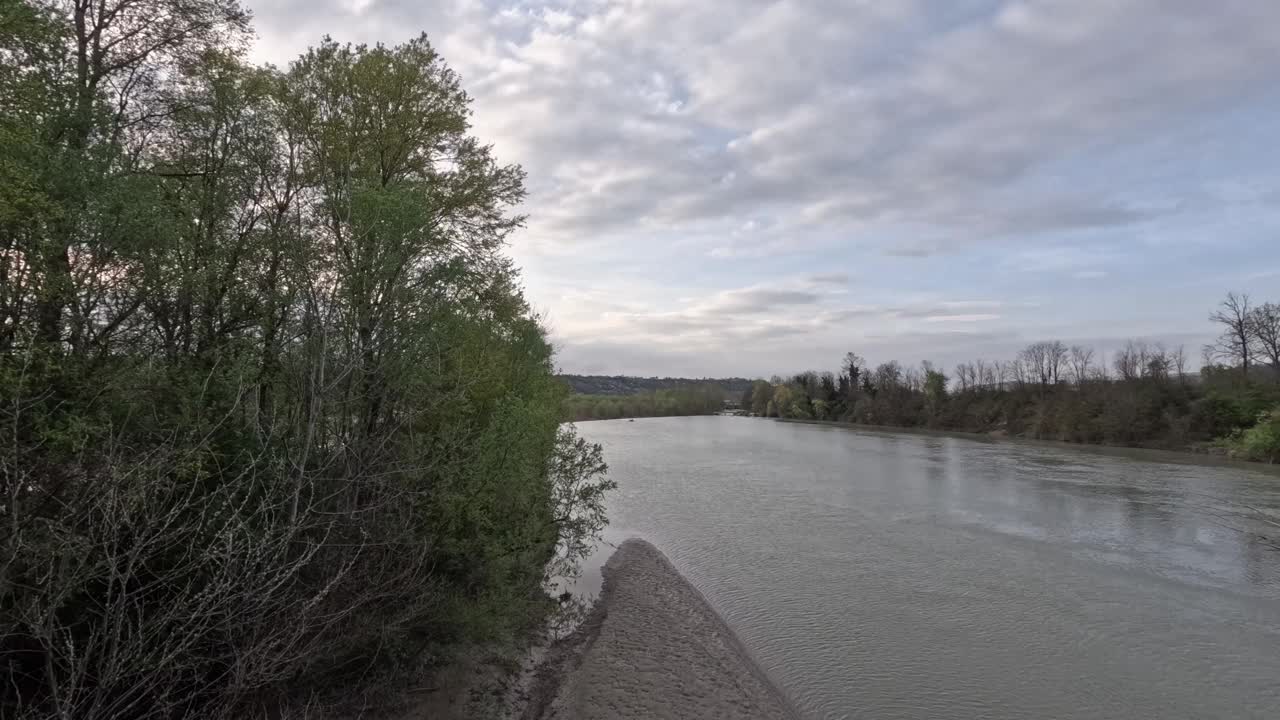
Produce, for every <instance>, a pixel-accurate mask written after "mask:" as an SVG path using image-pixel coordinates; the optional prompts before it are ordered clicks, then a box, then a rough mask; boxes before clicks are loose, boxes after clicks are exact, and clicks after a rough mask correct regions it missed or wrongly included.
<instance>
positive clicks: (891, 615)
mask: <svg viewBox="0 0 1280 720" xmlns="http://www.w3.org/2000/svg"><path fill="white" fill-rule="evenodd" d="M579 430H580V431H581V432H582V433H583V434H584V435H585V436H586V437H587V438H589V439H591V440H593V441H596V442H600V443H602V444H603V445H604V446H605V451H606V459H607V460H608V461H609V464H610V467H611V474H612V476H613V478H614V479H615V480H617V481H618V483H619V485H620V487H619V490H618V491H617V492H616V493H615V494H614V495H613V497H612V498H611V504H610V511H611V515H612V517H613V525H612V527H611V528H610V531H609V534H608V537H609V539H611V540H614V541H620V540H621V539H624V538H626V537H630V536H640V537H643V538H645V539H648V540H649V541H651V542H652V543H654V544H655V545H657V546H658V547H659V548H660V549H661V550H662V551H663V552H665V553H666V554H667V555H668V556H669V557H670V558H671V559H672V561H673V562H674V563H675V565H676V566H677V568H678V569H679V570H680V571H681V572H682V573H683V574H684V575H685V576H686V577H687V578H688V579H689V580H690V581H691V582H692V583H693V584H694V585H695V586H696V587H698V589H700V590H701V591H702V592H703V594H704V595H706V597H707V598H708V600H709V601H710V603H711V604H712V606H713V607H714V608H715V609H716V610H717V611H718V612H719V613H720V614H721V615H722V616H723V617H724V619H725V620H726V621H727V622H728V623H729V625H730V626H731V627H732V628H733V629H734V630H735V631H736V632H737V633H738V635H739V636H740V638H741V639H742V640H743V642H744V643H745V644H746V646H747V647H748V648H749V650H750V652H751V653H752V654H753V655H754V657H755V658H756V660H757V661H758V662H759V664H760V665H761V666H762V667H763V668H764V669H765V671H766V672H767V673H768V674H769V675H770V676H771V677H772V678H773V679H774V680H775V681H776V682H777V683H778V684H779V685H780V686H781V687H782V688H783V690H784V691H785V692H786V693H787V694H788V695H789V696H790V697H791V698H792V700H793V701H794V702H795V703H796V704H797V705H798V706H799V707H800V708H801V709H802V710H803V711H805V712H806V713H807V714H808V715H809V716H811V717H814V718H844V717H851V718H852V717H867V718H939V717H949V718H1033V717H1034V718H1137V717H1151V718H1277V717H1280V550H1277V549H1275V546H1276V545H1280V528H1277V527H1275V526H1273V525H1270V524H1268V523H1267V522H1265V521H1264V518H1265V517H1266V516H1267V515H1270V516H1271V517H1273V518H1276V519H1280V476H1278V475H1276V474H1272V473H1268V472H1263V471H1260V470H1257V469H1250V468H1241V467H1239V466H1213V465H1207V464H1203V463H1200V464H1187V463H1184V462H1181V460H1182V458H1179V457H1176V456H1170V457H1169V458H1167V459H1166V458H1163V457H1158V456H1151V455H1150V454H1144V455H1142V456H1141V459H1136V458H1132V457H1124V456H1123V455H1120V456H1117V455H1115V454H1096V453H1090V452H1086V451H1079V450H1074V449H1067V448H1062V449H1058V448H1045V447H1031V446H1024V445H1016V444H1008V443H983V442H975V441H972V440H967V439H958V438H941V437H925V436H918V435H907V434H892V433H868V432H855V431H850V430H846V429H839V428H831V427H820V426H812V425H796V424H783V423H777V422H772V421H768V420H760V419H752V418H663V419H643V420H637V421H635V422H626V421H608V422H593V423H584V424H582V425H580V426H579ZM1153 458H1154V459H1153ZM1269 536H1274V537H1269ZM596 573H598V570H596V571H593V570H592V569H591V568H588V571H587V573H586V575H585V576H584V579H583V583H582V587H584V588H589V587H590V586H591V584H592V582H593V581H595V580H596V577H597V576H596Z"/></svg>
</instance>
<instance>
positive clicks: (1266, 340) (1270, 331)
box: [1249, 302, 1280, 382]
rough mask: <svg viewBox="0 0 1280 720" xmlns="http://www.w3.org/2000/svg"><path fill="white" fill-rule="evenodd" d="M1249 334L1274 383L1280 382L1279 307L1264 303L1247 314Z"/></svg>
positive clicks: (1274, 304)
mask: <svg viewBox="0 0 1280 720" xmlns="http://www.w3.org/2000/svg"><path fill="white" fill-rule="evenodd" d="M1249 324H1250V332H1251V334H1252V335H1253V338H1254V340H1255V341H1257V344H1258V353H1259V354H1261V355H1262V356H1263V357H1265V358H1266V359H1267V362H1268V363H1270V364H1271V371H1272V373H1273V375H1274V376H1275V379H1276V382H1280V305H1277V304H1276V303H1270V302H1269V303H1264V304H1262V305H1259V306H1258V307H1256V308H1254V309H1253V310H1252V311H1251V312H1250V313H1249Z"/></svg>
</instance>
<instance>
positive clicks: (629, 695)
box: [524, 540, 799, 720]
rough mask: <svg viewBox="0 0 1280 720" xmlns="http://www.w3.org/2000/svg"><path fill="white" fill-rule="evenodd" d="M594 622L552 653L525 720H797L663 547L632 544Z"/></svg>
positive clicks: (612, 563) (613, 569)
mask: <svg viewBox="0 0 1280 720" xmlns="http://www.w3.org/2000/svg"><path fill="white" fill-rule="evenodd" d="M603 574H604V585H603V588H602V591H601V594H600V598H599V600H597V601H596V605H595V607H594V608H593V609H592V611H591V614H590V615H589V616H588V617H587V618H586V620H584V622H583V623H582V625H581V626H580V627H579V628H578V629H577V631H575V632H574V633H573V634H572V635H570V636H569V637H568V638H566V639H565V640H564V641H562V642H560V643H559V644H558V645H557V646H556V647H555V648H553V649H552V650H551V652H550V653H549V654H548V656H547V659H546V661H545V662H544V664H543V665H542V667H541V669H540V670H539V672H538V675H537V678H536V680H535V683H534V688H533V692H532V697H531V703H530V705H529V706H528V707H527V708H526V712H525V714H524V717H525V720H589V719H594V718H619V719H622V720H626V719H627V718H672V719H675V718H691V719H692V718H726V719H730V720H733V719H736V718H742V719H744V720H745V719H746V718H751V719H752V720H757V719H763V720H771V719H773V718H780V719H781V718H786V719H788V720H793V719H795V718H798V717H799V716H798V713H796V711H795V710H794V708H793V707H792V706H791V704H790V703H789V702H788V701H787V699H786V697H785V696H784V695H783V694H782V693H781V692H780V691H779V690H778V689H777V688H776V687H775V686H774V685H773V684H772V683H771V682H770V681H769V679H768V677H767V676H766V675H765V673H764V672H763V671H762V670H761V669H760V668H759V667H758V666H757V665H756V664H755V662H754V661H753V660H752V659H751V657H750V655H749V654H748V653H747V651H746V649H745V648H744V647H743V646H742V644H741V643H740V642H739V641H738V639H737V637H736V636H734V634H733V632H732V631H731V630H730V629H729V628H728V626H726V625H725V624H724V622H723V621H722V620H721V619H720V617H719V616H718V615H716V613H715V611H714V610H712V609H711V607H710V606H709V605H708V604H707V602H706V600H705V599H704V598H703V597H702V595H701V593H699V592H698V591H697V590H696V589H695V588H694V587H693V586H692V585H690V584H689V583H688V582H687V581H686V580H685V579H684V578H683V577H681V576H680V573H679V572H677V571H676V569H675V567H673V566H672V565H671V563H670V561H668V560H667V558H666V557H665V556H663V554H662V553H661V552H660V551H658V549H657V548H655V547H654V546H652V545H650V544H649V543H647V542H644V541H643V540H628V541H626V542H625V543H623V544H622V545H621V546H620V547H619V548H618V550H617V552H615V553H614V554H613V556H612V557H610V558H609V561H608V562H607V563H606V564H605V566H604V573H603Z"/></svg>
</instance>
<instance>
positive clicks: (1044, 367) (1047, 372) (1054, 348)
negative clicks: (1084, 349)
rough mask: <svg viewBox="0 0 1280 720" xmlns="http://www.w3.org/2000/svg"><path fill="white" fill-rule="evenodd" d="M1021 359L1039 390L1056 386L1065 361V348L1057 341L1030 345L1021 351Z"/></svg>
mask: <svg viewBox="0 0 1280 720" xmlns="http://www.w3.org/2000/svg"><path fill="white" fill-rule="evenodd" d="M1021 359H1022V361H1023V363H1024V364H1026V365H1028V366H1029V367H1030V372H1031V375H1032V377H1033V378H1035V379H1037V380H1038V381H1039V382H1040V387H1041V388H1044V387H1047V386H1049V385H1057V384H1058V381H1059V380H1060V379H1061V377H1062V368H1063V365H1064V364H1065V362H1066V359H1067V346H1065V345H1063V344H1062V343H1061V342H1059V341H1057V340H1052V341H1048V340H1045V341H1041V342H1037V343H1032V344H1031V345H1028V346H1027V347H1026V348H1025V349H1024V350H1023V351H1022V353H1021Z"/></svg>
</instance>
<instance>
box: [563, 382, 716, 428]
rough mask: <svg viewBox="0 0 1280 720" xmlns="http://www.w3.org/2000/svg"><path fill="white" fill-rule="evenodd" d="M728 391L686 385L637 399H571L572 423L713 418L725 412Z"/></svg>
mask: <svg viewBox="0 0 1280 720" xmlns="http://www.w3.org/2000/svg"><path fill="white" fill-rule="evenodd" d="M724 400H725V391H724V389H723V387H721V386H720V385H719V384H702V385H684V386H681V387H677V388H675V389H671V390H657V391H654V392H647V393H636V394H634V395H570V396H569V397H568V399H567V400H566V403H565V406H566V408H567V409H566V414H567V416H568V419H569V420H610V419H614V418H635V417H662V416H669V415H714V414H716V413H718V412H720V411H721V410H724Z"/></svg>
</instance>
